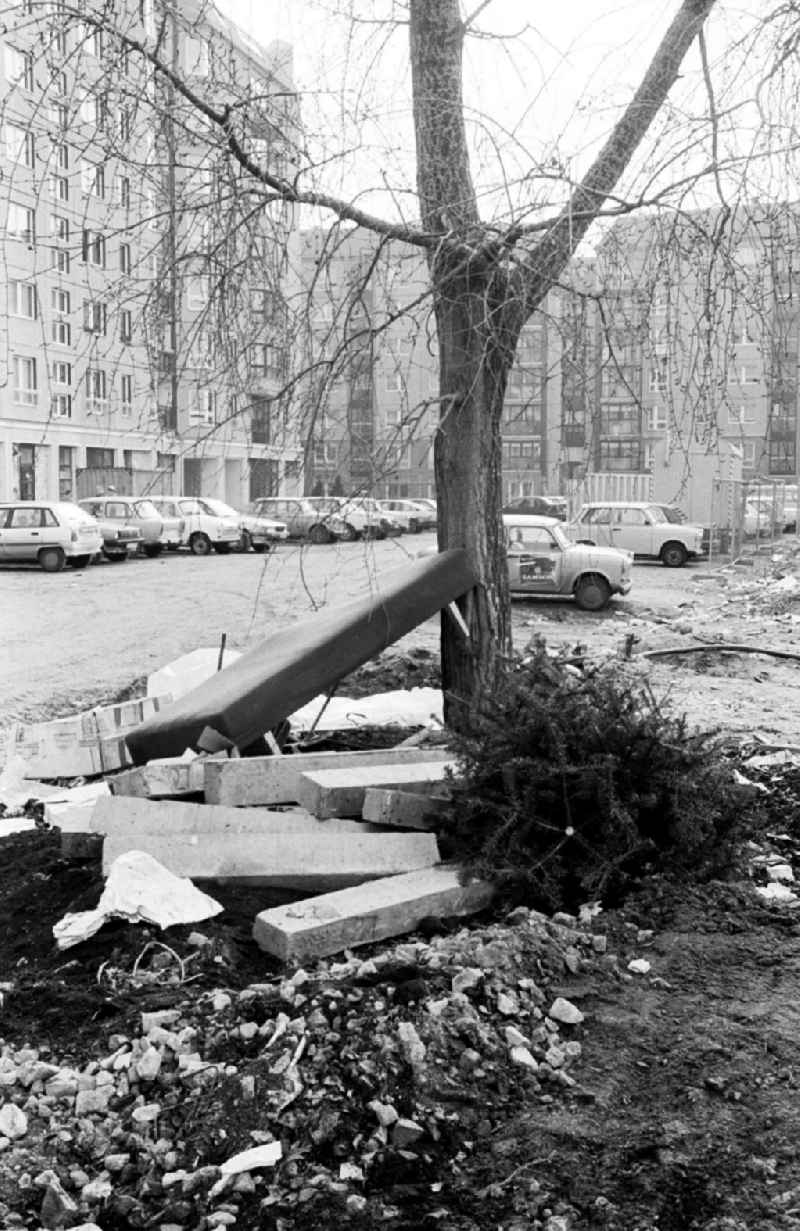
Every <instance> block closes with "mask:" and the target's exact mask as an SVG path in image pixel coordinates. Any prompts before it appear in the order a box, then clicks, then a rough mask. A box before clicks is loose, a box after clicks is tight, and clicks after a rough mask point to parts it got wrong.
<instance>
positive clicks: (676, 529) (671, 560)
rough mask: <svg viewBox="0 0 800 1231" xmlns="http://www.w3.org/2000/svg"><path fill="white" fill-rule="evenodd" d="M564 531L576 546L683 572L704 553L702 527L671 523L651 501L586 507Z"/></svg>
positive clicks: (567, 524) (589, 505)
mask: <svg viewBox="0 0 800 1231" xmlns="http://www.w3.org/2000/svg"><path fill="white" fill-rule="evenodd" d="M564 528H565V530H566V533H567V535H568V537H569V538H570V539H572V541H573V542H577V543H587V544H592V545H596V546H598V547H618V548H621V549H623V550H625V551H630V552H632V553H633V555H634V556H638V557H640V558H642V559H649V560H660V561H661V563H662V564H664V565H666V567H667V568H680V567H681V566H682V565H684V564H685V563H686V561H687V560H691V559H694V558H695V557H696V556H700V555H702V554H703V551H704V546H703V544H704V530H703V527H702V526H696V525H693V524H692V523H691V522H686V523H684V524H681V525H678V524H676V523H675V522H670V521H667V519H666V517H665V516H664V513H663V511H662V509H661V507H660V506H659V505H657V504H652V503H650V502H649V501H639V500H631V501H626V500H603V501H598V502H596V503H592V504H584V505H583V506H582V508H581V509H580V511H579V513H578V515H577V517H575V518H574V519H573V520H572V521H570V522H567V523H566V524H565V527H564ZM705 542H706V544H707V542H708V539H707V536H706V537H705ZM706 550H707V547H706Z"/></svg>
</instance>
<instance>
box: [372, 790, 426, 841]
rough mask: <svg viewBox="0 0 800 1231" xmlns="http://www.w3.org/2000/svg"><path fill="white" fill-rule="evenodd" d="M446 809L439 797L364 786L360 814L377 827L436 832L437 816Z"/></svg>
mask: <svg viewBox="0 0 800 1231" xmlns="http://www.w3.org/2000/svg"><path fill="white" fill-rule="evenodd" d="M446 806H447V800H446V799H445V798H443V797H442V796H435V795H423V794H414V793H412V792H411V791H392V790H384V789H382V788H381V787H367V789H366V791H365V792H364V803H363V805H362V807H361V815H362V816H363V818H364V820H365V821H373V822H374V823H375V824H376V825H389V826H392V827H393V828H395V829H423V830H425V829H427V830H431V829H435V828H436V817H437V816H438V815H439V814H440V813H441V812H442V810H443V809H444V808H445V807H446Z"/></svg>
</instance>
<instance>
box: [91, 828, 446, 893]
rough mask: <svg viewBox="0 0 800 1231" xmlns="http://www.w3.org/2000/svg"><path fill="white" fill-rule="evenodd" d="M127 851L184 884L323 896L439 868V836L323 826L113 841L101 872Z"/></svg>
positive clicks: (113, 838) (107, 844) (139, 836)
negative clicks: (186, 881)
mask: <svg viewBox="0 0 800 1231" xmlns="http://www.w3.org/2000/svg"><path fill="white" fill-rule="evenodd" d="M129 850H141V851H146V852H147V853H148V854H149V855H152V856H153V857H154V858H155V859H158V861H159V862H160V863H163V864H164V866H165V867H167V868H169V869H170V871H171V872H174V873H175V874H176V875H178V876H189V877H192V878H193V879H194V878H196V879H200V880H224V881H228V882H236V883H237V884H243V885H264V886H265V887H269V886H273V887H276V888H283V889H299V890H301V891H303V892H306V893H325V892H327V891H328V890H330V889H341V888H344V887H345V886H348V885H358V884H360V883H361V882H362V881H369V880H375V878H376V877H383V876H390V875H394V874H395V873H397V872H409V871H412V870H413V869H416V868H427V867H431V866H432V865H433V864H436V863H438V862H439V849H438V847H437V845H436V838H435V837H434V835H433V834H423V833H357V832H352V831H345V832H342V831H341V829H339V828H337V829H336V830H335V831H334V830H333V828H332V823H329V824H320V823H318V829H317V830H308V829H303V830H300V829H295V830H291V831H289V830H283V831H282V832H277V833H276V832H260V833H253V832H252V831H250V832H248V833H236V832H229V833H226V834H225V836H224V839H222V840H219V841H217V840H211V839H210V838H209V837H207V836H206V838H205V840H204V836H203V835H200V836H198V835H197V834H186V833H176V834H169V833H165V832H164V831H163V830H162V831H161V832H160V833H152V832H148V833H142V832H138V833H135V834H129V835H122V834H119V833H115V834H109V835H107V836H106V839H105V842H104V844H103V871H104V872H107V871H108V869H109V868H110V866H111V864H112V863H113V861H114V860H115V859H116V857H117V856H118V855H122V854H124V853H125V851H129Z"/></svg>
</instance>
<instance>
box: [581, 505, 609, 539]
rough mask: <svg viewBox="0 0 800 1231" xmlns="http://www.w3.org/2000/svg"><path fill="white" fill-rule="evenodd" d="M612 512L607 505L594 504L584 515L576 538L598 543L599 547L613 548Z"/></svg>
mask: <svg viewBox="0 0 800 1231" xmlns="http://www.w3.org/2000/svg"><path fill="white" fill-rule="evenodd" d="M611 517H612V510H611V508H610V507H609V506H608V505H605V504H593V505H591V506H590V507H589V508H588V509H586V511H585V512H584V513H583V514H582V516H581V518H580V522H579V525H578V529H579V531H580V533H579V534H578V535H577V536H576V537H577V539H578V540H582V539H585V540H586V541H587V542H588V541H591V542H592V543H596V544H597V546H598V547H611V546H613V542H612V539H613V536H612V533H611Z"/></svg>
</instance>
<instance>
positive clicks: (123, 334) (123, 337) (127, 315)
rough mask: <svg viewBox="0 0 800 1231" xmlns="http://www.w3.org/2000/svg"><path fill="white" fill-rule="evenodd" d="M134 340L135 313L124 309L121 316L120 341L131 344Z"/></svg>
mask: <svg viewBox="0 0 800 1231" xmlns="http://www.w3.org/2000/svg"><path fill="white" fill-rule="evenodd" d="M132 338H133V313H132V312H131V310H130V308H123V309H122V311H121V312H120V314H119V340H120V342H130V341H131V339H132Z"/></svg>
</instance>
